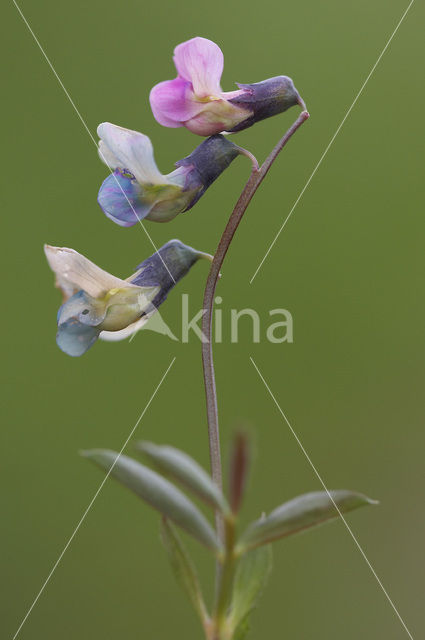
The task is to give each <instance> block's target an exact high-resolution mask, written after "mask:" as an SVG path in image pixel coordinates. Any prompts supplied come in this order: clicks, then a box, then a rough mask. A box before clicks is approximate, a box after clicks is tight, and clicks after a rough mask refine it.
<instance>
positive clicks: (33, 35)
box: [12, 0, 176, 284]
mask: <svg viewBox="0 0 425 640" xmlns="http://www.w3.org/2000/svg"><path fill="white" fill-rule="evenodd" d="M12 2H13V4H14V5H15V7H16V9H17V11H18V13H19V15H20V16H21V18H22V20H23V21H24V23H25V25H26V27H27V28H28V31H29V32H30V34H31V35H32V37H33V39H34V41H35V43H36V44H37V46H38V48H39V49H40V51H41V53H42V54H43V57H44V59H45V60H46V62H47V64H48V65H49V67H50V69H51V71H52V73H53V75H54V76H55V78H56V80H57V81H58V82H59V84H60V86H61V88H62V90H63V92H64V94H65V95H66V97H67V98H68V100H69V102H70V103H71V106H72V108H73V109H74V111H75V113H76V114H77V116H78V117H79V119H80V121H81V123H82V125H83V127H84V129H85V130H86V131H87V133H88V135H89V136H90V139H91V141H92V142H93V144H94V146H95V147H96V149H97V150H98V153H99V155H100V156H101V158H102V160H103V162H104V163H105V164H106V166H107V167H108V169H109V171H110V172H111V175H112V176H113V177H114V180H115V182H116V183H117V185H118V187H119V189H120V190H121V192H122V194H123V196H124V198H125V199H126V200H127V203H128V205H129V207H130V208H131V210H132V212H133V213H134V216H135V218H136V219H137V221H138V222H139V224H140V226H141V227H142V229H143V231H144V232H145V234H146V236H147V237H148V240H149V242H150V243H151V245H152V246H153V248H154V249H155V252H156V253H157V254H158V256H159V258H160V260H161V262H162V264H163V265H164V267H165V268H166V269H167V271H168V274H169V275H170V277H171V279H172V281H173V282H174V284H176V281H175V280H174V277H173V274H172V273H171V272H170V270H169V268H168V267H167V265H166V264H165V262H164V260H163V258H162V256H161V254H160V253H159V251H158V249H157V247H156V245H155V243H154V241H153V240H152V238H151V236H150V234H149V232H148V230H147V229H146V227H145V225H144V224H143V222H142V221H141V220H139V218H138V217H137V214H136V211H135V210H134V207H133V205H132V204H131V202H130V200H129V199H128V197H127V194H126V193H125V191H124V189H123V188H122V186H121V185H120V183H119V181H118V180H117V177H116V175H115V174H114V171H113V169H112V168H111V167H110V166H109V164H108V162H107V160H106V158H105V156H104V155H103V153H102V151H101V150H100V149H99V148H98V145H97V142H96V140H95V138H94V136H93V134H92V132H91V131H90V129H89V128H88V126H87V123H86V121H85V120H84V118H83V116H82V115H81V113H80V111H79V110H78V108H77V106H76V104H75V102H74V101H73V99H72V98H71V96H70V94H69V92H68V90H67V89H66V87H65V85H64V84H63V82H62V80H61V79H60V77H59V75H58V73H57V72H56V69H55V68H54V66H53V64H52V63H51V62H50V59H49V57H48V56H47V53H46V52H45V51H44V49H43V47H42V46H41V44H40V41H39V40H38V38H37V36H36V35H35V33H34V31H33V30H32V28H31V26H30V24H29V22H28V20H27V19H26V18H25V16H24V14H23V13H22V11H21V9H20V7H19V6H18V4H17V3H16V1H15V0H12Z"/></svg>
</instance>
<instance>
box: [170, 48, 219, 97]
mask: <svg viewBox="0 0 425 640" xmlns="http://www.w3.org/2000/svg"><path fill="white" fill-rule="evenodd" d="M174 64H175V65H176V69H177V71H178V73H179V76H181V77H182V78H183V79H184V80H188V81H189V82H191V83H192V85H193V91H194V93H195V95H196V96H197V97H198V98H205V97H207V96H210V95H213V96H217V95H219V94H220V93H221V87H220V80H221V75H222V73H223V64H224V62H223V52H222V51H221V49H220V47H219V46H218V45H217V44H215V42H211V40H207V39H206V38H192V40H188V41H187V42H183V43H182V44H179V45H178V46H177V47H176V48H175V49H174Z"/></svg>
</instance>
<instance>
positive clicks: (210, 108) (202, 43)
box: [150, 37, 304, 136]
mask: <svg viewBox="0 0 425 640" xmlns="http://www.w3.org/2000/svg"><path fill="white" fill-rule="evenodd" d="M174 64H175V65H176V69H177V73H178V76H177V78H175V79H174V80H166V81H165V82H160V83H159V84H157V85H155V87H153V89H152V91H151V93H150V103H151V107H152V111H153V115H154V117H155V119H156V120H157V121H158V122H159V123H160V124H162V125H164V126H165V127H186V128H187V129H189V130H190V131H192V132H193V133H196V134H198V135H201V136H210V135H214V134H216V133H220V132H222V131H228V132H235V131H240V130H242V129H246V128H247V127H249V126H251V125H252V124H254V123H255V122H258V121H259V120H263V119H264V118H268V117H270V116H271V115H275V114H277V113H282V112H283V111H286V109H288V108H289V107H291V106H293V105H295V104H299V105H301V106H304V103H303V102H302V100H301V98H300V96H299V94H298V92H297V90H296V89H295V87H294V84H293V82H292V80H291V79H290V78H288V77H287V76H278V77H276V78H270V79H269V80H264V81H263V82H258V83H255V84H243V85H242V84H241V85H239V84H238V87H239V90H237V91H227V92H223V91H222V89H221V86H220V80H221V75H222V73H223V53H222V51H221V49H220V47H219V46H218V45H216V44H215V43H214V42H211V40H207V39H206V38H199V37H198V38H192V40H188V41H187V42H183V43H182V44H179V45H178V46H177V47H176V48H175V50H174Z"/></svg>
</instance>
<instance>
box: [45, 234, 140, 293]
mask: <svg viewBox="0 0 425 640" xmlns="http://www.w3.org/2000/svg"><path fill="white" fill-rule="evenodd" d="M44 252H45V254H46V258H47V262H48V263H49V266H50V268H51V269H52V271H54V273H55V274H56V277H57V282H58V284H59V286H61V283H63V287H64V288H68V289H70V288H71V287H74V289H76V290H77V291H78V290H79V289H83V291H86V293H88V294H89V295H90V296H92V297H93V298H97V297H100V296H102V295H104V294H105V293H106V292H107V291H109V290H110V289H115V288H118V289H122V288H125V287H131V286H134V285H132V284H129V283H128V282H126V281H125V280H121V279H120V278H116V277H115V276H113V275H111V274H110V273H108V272H107V271H104V270H103V269H101V268H100V267H98V266H97V265H96V264H94V262H91V261H90V260H88V259H87V258H85V257H84V256H82V255H81V253H78V252H77V251H74V249H68V248H67V247H51V246H50V245H47V244H46V245H44Z"/></svg>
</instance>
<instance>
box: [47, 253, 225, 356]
mask: <svg viewBox="0 0 425 640" xmlns="http://www.w3.org/2000/svg"><path fill="white" fill-rule="evenodd" d="M44 250H45V253H46V257H47V261H48V263H49V265H50V267H51V269H52V271H54V273H55V274H56V286H57V287H58V288H60V289H61V290H62V293H63V296H64V303H63V304H62V306H61V307H60V309H59V311H58V316H57V323H58V332H57V336H56V342H57V344H58V346H59V348H60V349H62V351H64V352H65V353H67V354H68V355H70V356H81V355H83V353H85V352H86V351H87V350H88V349H89V348H90V347H91V346H92V345H93V344H94V343H95V342H96V340H97V339H98V338H99V337H100V338H102V339H104V340H122V339H124V338H126V337H128V336H131V335H132V334H134V333H135V332H137V331H139V330H140V329H142V327H143V326H144V325H145V324H146V322H147V321H148V320H149V319H150V318H151V317H152V315H153V314H154V313H155V312H156V311H157V309H158V307H159V306H160V305H161V304H162V303H163V302H164V301H165V299H166V298H167V296H168V293H169V292H170V290H171V289H172V288H173V287H174V286H175V284H177V282H178V281H179V280H181V278H183V276H184V275H186V273H188V271H189V270H190V268H191V267H192V266H193V265H194V264H195V262H197V260H199V259H200V258H208V259H209V260H212V257H211V256H209V255H208V254H205V253H202V252H200V251H196V250H195V249H192V248H191V247H188V246H187V245H185V244H183V243H182V242H180V240H170V241H169V242H167V244H165V245H164V246H163V247H161V248H160V249H159V250H158V251H157V252H155V253H154V254H153V255H152V256H150V257H149V258H147V259H146V260H144V261H143V262H142V263H141V264H139V266H138V267H137V270H136V272H135V273H134V274H133V275H131V276H130V277H129V278H127V279H126V280H121V279H120V278H116V277H115V276H113V275H111V274H110V273H108V272H107V271H104V270H103V269H101V268H100V267H98V266H97V265H95V264H94V263H93V262H91V261H90V260H88V259H87V258H85V257H84V256H82V255H81V254H80V253H78V252H77V251H74V249H68V248H66V247H51V246H49V245H45V248H44Z"/></svg>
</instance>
